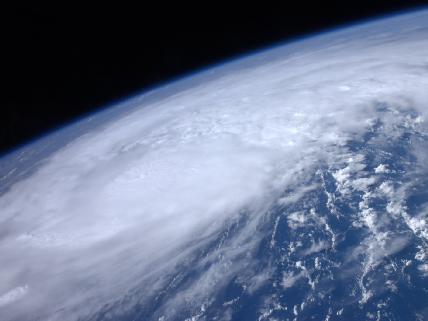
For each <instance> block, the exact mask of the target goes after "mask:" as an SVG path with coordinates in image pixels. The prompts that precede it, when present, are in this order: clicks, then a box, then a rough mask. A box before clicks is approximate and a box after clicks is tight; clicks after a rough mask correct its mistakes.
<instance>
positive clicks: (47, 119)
mask: <svg viewBox="0 0 428 321" xmlns="http://www.w3.org/2000/svg"><path fill="white" fill-rule="evenodd" d="M248 2H249V1H248ZM257 2H258V4H257V5H249V4H248V5H246V6H245V8H243V7H241V8H239V7H237V6H235V7H233V8H232V7H231V6H226V5H220V4H219V3H218V2H201V5H200V6H198V7H190V6H188V7H181V3H180V6H177V5H175V6H170V5H169V4H168V2H161V1H158V5H157V6H156V7H154V6H152V5H149V4H148V2H141V4H140V5H139V6H132V7H127V6H125V5H123V6H120V7H116V6H114V5H103V6H100V7H85V6H64V5H63V4H61V5H56V6H47V5H41V4H40V3H39V2H34V3H35V4H34V5H28V6H26V5H15V6H13V7H11V8H7V9H3V10H2V12H1V14H0V15H1V16H0V19H1V21H2V22H1V23H2V25H1V39H0V40H1V47H0V48H1V52H2V54H1V55H2V56H3V58H2V59H1V60H0V64H1V65H0V67H1V69H0V70H1V72H0V74H1V77H2V78H3V79H2V80H3V84H6V85H2V87H3V88H2V90H1V92H2V97H1V106H2V108H1V113H0V119H1V121H0V126H1V127H0V128H1V129H0V154H1V153H4V152H7V151H8V150H11V149H12V148H14V147H16V146H17V145H19V144H23V143H25V142H27V141H29V140H31V139H34V138H35V137H38V136H39V135H42V134H43V133H46V132H48V131H51V130H52V129H54V128H58V127H60V126H62V125H63V124H66V123H69V122H70V121H72V120H73V119H76V118H77V117H81V116H82V115H84V114H86V113H90V112H91V111H95V110H97V109H99V108H101V107H103V106H105V105H106V104H110V103H111V102H113V101H115V100H118V99H120V98H123V97H126V96H128V95H130V94H134V93H136V92H138V91H141V90H144V89H145V88H148V87H150V86H155V85H156V84H159V83H160V82H165V81H168V80H169V79H172V78H175V77H178V76H179V75H181V74H183V73H189V72H192V71H194V70H198V69H200V68H203V67H204V66H206V65H207V64H211V63H215V62H218V61H219V60H224V59H227V58H229V57H233V56H236V55H242V54H243V53H245V52H247V51H249V50H254V49H257V48H260V47H266V46H269V45H270V44H273V43H275V42H279V41H286V40H287V39H292V38H295V37H299V36H301V35H304V34H307V33H311V32H317V31H320V30H321V29H324V28H332V27H334V26H337V25H341V24H346V23H350V22H353V21H354V20H358V19H367V18H370V17H373V16H377V15H383V14H388V13H390V12H397V11H401V10H404V9H411V8H413V7H415V6H421V5H424V4H426V5H428V1H412V0H407V1H394V0H389V1H376V0H371V1H368V0H360V1H351V0H347V1H344V0H342V1H329V0H325V1H312V2H309V1H304V0H302V1H295V2H292V1H288V2H283V4H282V5H280V6H271V5H268V3H266V5H263V1H257ZM118 3H120V2H118ZM4 55H5V56H4Z"/></svg>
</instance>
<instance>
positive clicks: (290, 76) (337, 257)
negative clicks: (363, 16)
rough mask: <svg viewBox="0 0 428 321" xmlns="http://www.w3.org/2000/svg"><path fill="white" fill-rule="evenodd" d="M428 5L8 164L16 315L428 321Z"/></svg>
mask: <svg viewBox="0 0 428 321" xmlns="http://www.w3.org/2000/svg"><path fill="white" fill-rule="evenodd" d="M427 116H428V11H426V10H419V11H416V12H412V13H406V14H401V15H398V16H394V17H389V18H382V19H379V20H376V21H371V22H365V23H361V24H358V25H353V26H349V27H346V28H341V29H337V30H333V31H330V32H325V33H322V34H318V35H315V36H311V37H307V38H303V39H300V40H296V41H294V42H291V43H288V44H285V45H281V46H277V47H274V48H270V49H268V50H264V51H261V52H257V53H254V54H251V55H248V56H246V57H243V58H240V59H237V60H235V61H231V62H227V63H223V64H220V65H217V66H212V67H210V68H208V69H206V70H204V71H202V72H199V73H198V74H195V75H191V76H189V77H186V78H184V79H181V80H178V81H175V82H172V83H171V84H168V85H165V86H162V87H159V88H156V89H153V90H151V91H149V92H146V93H143V94H141V95H139V96H136V97H132V98H129V99H127V100H124V101H122V102H120V103H117V104H115V105H114V106H110V107H108V108H105V109H104V110H103V111H101V112H98V113H96V114H93V115H92V116H88V117H86V118H83V119H81V120H80V121H78V122H76V123H74V124H71V125H69V126H67V127H65V128H63V129H61V130H59V131H56V132H53V133H51V134H49V135H47V136H45V137H43V138H41V139H38V140H37V141H34V142H32V143H29V144H28V145H25V146H22V147H21V148H19V149H17V150H15V151H13V152H11V153H9V154H7V155H3V157H2V158H1V159H0V211H1V215H0V258H1V265H0V316H1V317H0V319H1V320H3V321H18V320H19V321H23V320H24V321H25V320H32V321H34V320H36V321H37V320H61V321H67V320H70V321H71V320H94V321H95V320H156V321H168V320H186V321H196V320H272V321H273V320H325V321H328V320H428V124H427V121H426V119H427Z"/></svg>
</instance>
